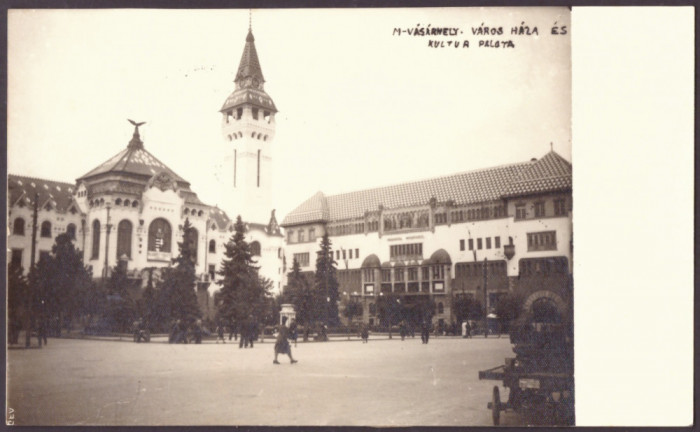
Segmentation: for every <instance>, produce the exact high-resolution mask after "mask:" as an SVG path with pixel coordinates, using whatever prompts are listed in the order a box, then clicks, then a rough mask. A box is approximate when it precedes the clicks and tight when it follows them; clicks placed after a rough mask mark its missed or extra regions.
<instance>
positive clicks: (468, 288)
mask: <svg viewBox="0 0 700 432" xmlns="http://www.w3.org/2000/svg"><path fill="white" fill-rule="evenodd" d="M282 226H283V227H284V228H285V238H286V255H287V257H288V259H289V260H290V262H291V260H292V259H296V260H297V261H298V262H299V264H300V265H301V269H302V270H303V271H313V270H314V265H315V259H316V252H317V251H318V250H319V238H320V237H322V236H323V235H324V233H328V235H329V236H330V239H331V242H332V245H333V254H334V259H335V260H336V261H337V263H338V281H339V283H340V288H339V291H340V296H341V301H342V298H343V297H345V299H346V300H349V299H350V298H354V299H359V300H360V301H361V303H362V304H363V316H362V319H363V321H364V322H366V323H370V324H375V323H378V316H377V302H378V301H379V298H380V297H382V296H384V295H389V294H392V295H396V296H398V297H399V299H400V301H401V302H402V303H403V305H404V306H405V307H406V308H408V309H410V308H411V307H412V306H413V305H417V304H418V303H420V302H421V301H424V300H425V299H432V300H433V301H434V303H435V305H436V311H435V312H436V314H435V316H434V322H435V323H436V324H439V323H440V322H442V323H444V324H449V323H450V322H452V321H453V320H454V319H455V313H454V311H453V304H454V301H455V299H456V298H457V297H459V296H468V297H472V298H473V299H475V300H478V301H479V302H480V303H481V304H482V305H484V306H485V307H486V310H487V311H492V310H493V309H494V308H495V305H496V303H497V302H498V300H499V298H500V297H501V296H503V295H505V294H507V293H509V292H513V291H518V292H520V293H522V294H523V295H524V296H525V297H528V298H529V301H533V300H535V299H536V298H539V297H545V298H547V299H549V300H551V301H553V302H554V303H557V304H558V305H560V306H561V305H564V304H566V303H567V302H569V301H570V295H571V272H572V259H573V232H572V195H571V164H570V163H569V162H568V161H566V160H565V159H563V158H562V157H561V156H559V155H558V154H557V153H555V152H554V151H551V152H549V153H548V154H546V155H545V156H544V157H543V158H541V159H540V160H536V159H533V160H531V161H528V162H524V163H517V164H512V165H505V166H500V167H495V168H487V169H482V170H477V171H471V172H465V173H460V174H455V175H451V176H445V177H439V178H435V179H429V180H423V181H417V182H411V183H404V184H399V185H394V186H388V187H380V188H376V189H369V190H362V191H356V192H350V193H344V194H340V195H331V196H326V195H324V194H323V193H321V192H319V193H317V194H316V195H314V196H312V197H311V198H309V199H308V200H307V201H305V202H304V203H302V204H301V205H299V206H298V207H297V208H296V209H295V210H293V211H292V212H290V213H289V214H288V215H287V216H286V217H285V218H284V220H283V222H282ZM533 294H534V296H533Z"/></svg>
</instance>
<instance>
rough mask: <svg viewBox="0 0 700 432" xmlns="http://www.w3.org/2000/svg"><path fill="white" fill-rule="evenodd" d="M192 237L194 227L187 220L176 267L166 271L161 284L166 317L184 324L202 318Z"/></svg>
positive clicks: (174, 260)
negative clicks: (196, 284)
mask: <svg viewBox="0 0 700 432" xmlns="http://www.w3.org/2000/svg"><path fill="white" fill-rule="evenodd" d="M191 235H192V225H191V224H190V220H189V219H185V225H184V226H183V236H182V242H180V243H178V244H177V246H178V250H179V254H178V256H177V257H176V258H173V264H174V266H172V267H170V268H168V269H165V270H164V272H163V273H164V275H163V280H162V281H161V283H160V285H161V290H160V291H161V296H162V297H161V300H162V307H164V308H165V312H166V313H167V315H165V316H166V317H169V318H170V319H171V320H178V319H179V320H181V321H182V322H183V323H192V322H193V321H194V320H196V319H197V318H201V316H202V312H201V311H200V310H199V304H198V303H197V294H196V293H195V290H194V286H195V281H196V278H197V275H196V273H195V268H194V265H195V261H196V255H195V249H194V244H193V242H192V241H191V240H190V239H191Z"/></svg>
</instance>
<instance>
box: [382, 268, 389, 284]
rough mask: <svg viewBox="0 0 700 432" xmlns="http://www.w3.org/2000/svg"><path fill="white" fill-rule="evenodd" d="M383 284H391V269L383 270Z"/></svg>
mask: <svg viewBox="0 0 700 432" xmlns="http://www.w3.org/2000/svg"><path fill="white" fill-rule="evenodd" d="M382 282H391V269H382Z"/></svg>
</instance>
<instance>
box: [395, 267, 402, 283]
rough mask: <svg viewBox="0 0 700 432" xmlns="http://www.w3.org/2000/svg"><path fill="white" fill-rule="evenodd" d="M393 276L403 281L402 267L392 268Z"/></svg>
mask: <svg viewBox="0 0 700 432" xmlns="http://www.w3.org/2000/svg"><path fill="white" fill-rule="evenodd" d="M394 277H395V278H396V281H397V282H403V280H404V279H403V269H402V268H397V269H394Z"/></svg>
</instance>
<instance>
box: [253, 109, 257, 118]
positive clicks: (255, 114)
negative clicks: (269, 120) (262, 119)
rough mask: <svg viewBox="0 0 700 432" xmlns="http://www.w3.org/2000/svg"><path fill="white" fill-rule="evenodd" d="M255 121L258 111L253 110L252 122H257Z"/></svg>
mask: <svg viewBox="0 0 700 432" xmlns="http://www.w3.org/2000/svg"><path fill="white" fill-rule="evenodd" d="M257 119H258V109H257V108H253V120H257Z"/></svg>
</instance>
